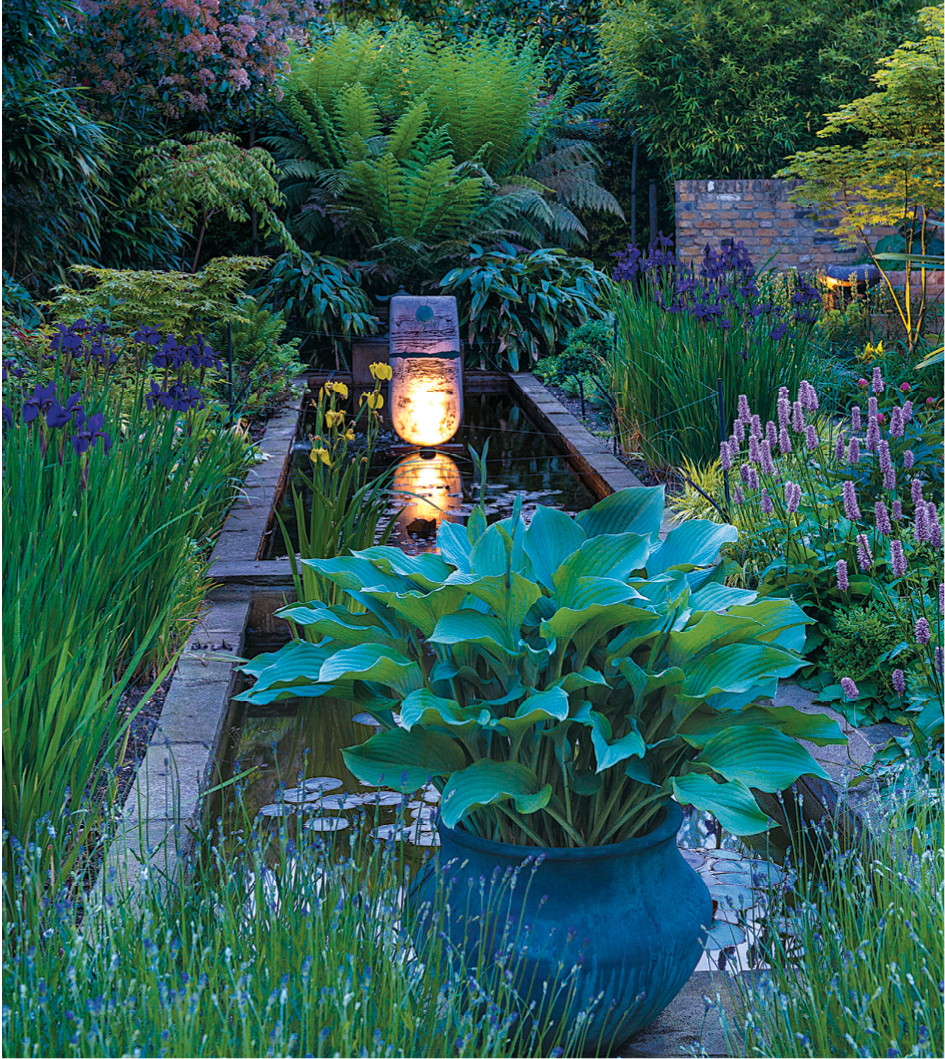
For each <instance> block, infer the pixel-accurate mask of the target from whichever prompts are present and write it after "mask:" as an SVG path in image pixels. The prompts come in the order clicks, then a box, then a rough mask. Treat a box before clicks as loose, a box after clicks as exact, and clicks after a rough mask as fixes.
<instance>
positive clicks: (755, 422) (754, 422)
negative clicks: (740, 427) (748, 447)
mask: <svg viewBox="0 0 945 1059" xmlns="http://www.w3.org/2000/svg"><path fill="white" fill-rule="evenodd" d="M749 433H750V434H751V436H752V437H753V438H760V437H763V432H762V430H761V416H758V415H754V416H752V417H751V428H750V431H749Z"/></svg>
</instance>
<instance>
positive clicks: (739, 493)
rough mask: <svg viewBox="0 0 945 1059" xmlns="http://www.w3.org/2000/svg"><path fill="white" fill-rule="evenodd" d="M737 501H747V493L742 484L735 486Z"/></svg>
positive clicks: (739, 502)
mask: <svg viewBox="0 0 945 1059" xmlns="http://www.w3.org/2000/svg"><path fill="white" fill-rule="evenodd" d="M735 503H736V504H744V503H745V494H744V493H743V492H742V487H741V486H740V485H736V486H735Z"/></svg>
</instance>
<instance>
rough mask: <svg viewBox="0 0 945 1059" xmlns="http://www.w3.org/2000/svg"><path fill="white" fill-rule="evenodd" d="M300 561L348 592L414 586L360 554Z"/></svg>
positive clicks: (396, 590)
mask: <svg viewBox="0 0 945 1059" xmlns="http://www.w3.org/2000/svg"><path fill="white" fill-rule="evenodd" d="M300 561H301V563H302V565H303V566H310V567H311V568H312V569H313V570H314V571H315V572H316V573H319V574H321V575H322V576H323V577H327V578H328V580H329V581H331V582H332V583H333V584H336V585H337V586H338V587H339V588H343V589H346V590H347V591H348V592H360V591H361V589H362V588H374V589H377V590H379V591H382V592H383V591H387V592H409V591H410V590H411V589H413V588H416V585H414V584H413V583H412V582H410V581H408V580H407V578H405V577H400V576H398V575H397V574H389V573H387V572H386V571H384V570H379V569H378V568H377V567H376V566H375V565H374V564H373V563H372V562H371V561H370V559H365V558H364V557H363V556H361V555H344V556H340V557H339V558H337V559H302V560H300Z"/></svg>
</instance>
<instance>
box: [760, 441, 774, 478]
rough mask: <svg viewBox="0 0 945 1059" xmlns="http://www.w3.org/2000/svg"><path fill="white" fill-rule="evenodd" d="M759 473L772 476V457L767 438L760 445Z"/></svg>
mask: <svg viewBox="0 0 945 1059" xmlns="http://www.w3.org/2000/svg"><path fill="white" fill-rule="evenodd" d="M761 472H762V474H774V456H773V455H772V453H771V442H770V441H769V440H768V439H767V438H765V439H764V441H762V443H761Z"/></svg>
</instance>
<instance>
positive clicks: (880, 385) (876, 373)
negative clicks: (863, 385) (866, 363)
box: [873, 364, 886, 393]
mask: <svg viewBox="0 0 945 1059" xmlns="http://www.w3.org/2000/svg"><path fill="white" fill-rule="evenodd" d="M885 389H886V383H884V382H883V373H882V371H881V370H880V368H879V365H878V364H877V365H876V367H875V368H873V393H882V392H883V390H885Z"/></svg>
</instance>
